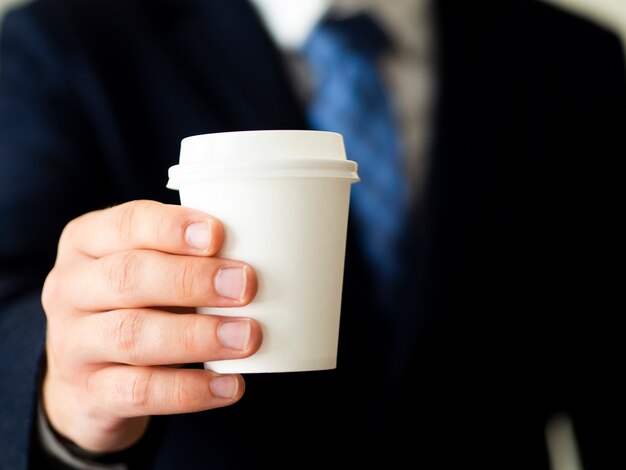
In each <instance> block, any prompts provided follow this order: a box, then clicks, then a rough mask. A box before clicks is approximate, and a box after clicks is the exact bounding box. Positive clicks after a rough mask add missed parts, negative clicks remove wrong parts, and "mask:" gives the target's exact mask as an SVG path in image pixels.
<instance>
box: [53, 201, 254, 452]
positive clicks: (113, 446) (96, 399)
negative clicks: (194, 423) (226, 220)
mask: <svg viewBox="0 0 626 470" xmlns="http://www.w3.org/2000/svg"><path fill="white" fill-rule="evenodd" d="M223 239H224V229H223V227H222V224H221V223H220V222H219V221H218V220H216V219H214V218H212V217H210V216H208V215H207V214H204V213H202V212H199V211H196V210H193V209H189V208H184V207H180V206H170V205H164V204H160V203H157V202H152V201H134V202H130V203H126V204H123V205H120V206H117V207H113V208H110V209H105V210H102V211H97V212H90V213H88V214H85V215H83V216H81V217H79V218H77V219H75V220H73V221H71V222H70V223H69V224H68V225H67V226H66V227H65V229H64V231H63V234H62V235H61V238H60V241H59V247H58V253H57V260H56V263H55V266H54V268H53V269H52V271H50V273H49V275H48V277H47V279H46V282H45V284H44V288H43V292H42V303H43V307H44V310H45V313H46V317H47V337H46V353H47V369H46V373H45V377H44V381H43V390H42V392H43V406H44V410H45V412H46V415H47V417H48V419H49V421H50V423H51V425H52V426H53V427H54V429H55V430H56V431H57V432H59V433H60V434H61V435H63V436H64V437H66V438H68V439H70V440H71V441H73V442H74V443H75V444H77V445H78V446H80V447H82V448H84V449H86V450H89V451H91V452H103V453H104V452H115V451H119V450H123V449H125V448H128V447H129V446H131V445H132V444H134V443H135V442H137V441H138V440H139V439H140V437H141V436H142V435H143V433H144V432H145V430H146V428H147V426H148V422H149V417H150V416H151V415H161V414H176V413H190V412H196V411H202V410H208V409H212V408H217V407H222V406H228V405H231V404H233V403H235V402H236V401H237V400H239V399H240V398H241V396H242V395H243V393H244V381H243V378H242V377H241V376H239V375H218V374H215V373H213V372H210V371H204V370H197V369H181V368H175V367H171V366H172V365H176V364H186V363H194V362H203V361H214V360H222V359H238V358H244V357H248V356H250V355H252V354H254V353H255V352H256V351H257V350H258V348H259V346H260V345H261V341H262V331H261V328H260V326H259V324H258V323H256V322H255V321H254V320H252V319H248V318H240V317H220V316H214V315H198V314H196V313H193V312H195V310H194V309H193V308H192V307H195V306H207V307H240V306H243V305H246V304H248V303H249V302H250V301H251V300H252V299H253V298H254V296H255V294H256V290H257V277H256V274H255V272H254V270H253V269H252V268H251V267H250V266H248V265H247V264H245V263H243V262H240V261H233V260H226V259H221V258H218V257H215V255H216V253H217V252H218V251H219V249H220V247H221V245H222V242H223ZM168 366H170V367H168Z"/></svg>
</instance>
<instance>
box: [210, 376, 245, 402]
mask: <svg viewBox="0 0 626 470" xmlns="http://www.w3.org/2000/svg"><path fill="white" fill-rule="evenodd" d="M238 388H239V382H238V381H237V378H236V377H233V376H232V375H220V376H219V377H215V378H214V379H213V380H211V391H212V392H213V395H215V396H216V397H218V398H235V395H237V389H238Z"/></svg>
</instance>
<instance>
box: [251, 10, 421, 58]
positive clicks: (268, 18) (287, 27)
mask: <svg viewBox="0 0 626 470" xmlns="http://www.w3.org/2000/svg"><path fill="white" fill-rule="evenodd" d="M250 1H251V2H252V3H253V4H254V5H255V7H256V8H257V10H258V11H259V14H260V15H261V18H262V19H263V21H264V23H265V25H266V26H267V28H268V30H269V32H270V34H271V35H272V37H273V38H274V41H276V44H277V45H278V47H280V48H281V49H283V50H286V51H293V50H299V49H300V48H301V47H302V46H303V45H304V42H305V41H306V38H307V37H308V36H309V34H310V33H311V31H312V30H313V28H315V26H316V25H317V23H318V22H319V21H320V19H322V17H323V16H324V15H326V14H327V13H329V11H330V10H331V9H332V14H333V15H338V16H341V15H350V14H354V13H356V12H361V11H367V12H369V13H371V14H372V15H373V16H374V17H375V18H376V19H377V20H378V21H380V24H381V26H383V29H385V30H386V31H387V33H388V34H389V35H390V38H391V40H392V42H393V43H394V48H396V47H397V48H400V49H407V50H410V49H416V48H418V47H419V42H420V32H419V19H420V17H421V16H423V15H424V14H426V9H427V8H428V0H306V1H302V0H250Z"/></svg>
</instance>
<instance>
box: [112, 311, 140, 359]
mask: <svg viewBox="0 0 626 470" xmlns="http://www.w3.org/2000/svg"><path fill="white" fill-rule="evenodd" d="M143 318H144V317H143V315H141V313H140V312H136V311H128V312H125V313H124V314H122V315H120V316H119V317H118V318H117V319H116V320H115V322H114V326H113V332H112V333H113V343H114V344H115V346H116V347H117V349H118V351H120V352H121V353H122V354H123V355H124V356H125V357H127V358H128V359H130V362H135V359H137V357H138V355H139V354H140V342H141V330H142V324H143Z"/></svg>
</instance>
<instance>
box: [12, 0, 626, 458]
mask: <svg viewBox="0 0 626 470" xmlns="http://www.w3.org/2000/svg"><path fill="white" fill-rule="evenodd" d="M435 18H436V26H437V27H436V30H437V38H436V39H437V41H436V43H437V56H438V68H437V77H438V87H437V96H436V97H435V103H436V106H435V116H434V134H433V142H432V146H431V148H430V150H429V162H430V163H429V174H428V177H427V184H426V187H425V190H424V197H423V198H422V199H421V200H420V203H419V204H418V205H417V206H416V209H415V233H414V235H413V237H412V240H413V241H414V243H412V244H411V246H410V247H407V256H410V257H412V260H413V261H414V263H415V267H416V268H415V270H414V278H412V279H411V280H410V281H411V282H410V284H409V285H408V287H407V288H406V297H405V298H404V299H402V302H401V304H402V305H403V308H401V309H400V308H394V309H386V308H382V307H380V306H377V305H376V303H375V302H374V300H373V299H371V298H370V297H369V294H368V293H369V292H371V291H372V288H371V286H372V285H373V283H374V282H375V276H373V275H372V274H371V273H368V271H367V269H366V268H365V263H364V262H363V260H362V259H361V256H360V254H359V253H358V251H357V248H356V244H355V243H349V247H348V257H347V266H346V281H345V290H344V297H345V299H344V308H343V313H342V327H341V339H340V356H339V367H338V369H337V370H335V371H327V372H313V373H302V374H272V375H250V376H248V377H246V381H247V392H246V396H245V397H244V399H243V400H242V401H241V402H240V403H238V404H237V405H235V406H233V407H230V408H227V409H220V410H214V411H210V412H206V413H198V414H194V415H180V416H170V417H158V418H155V419H154V420H153V422H152V425H151V428H150V430H149V432H148V435H147V436H146V438H145V441H144V442H143V444H142V445H141V446H139V447H138V448H137V449H136V451H135V452H134V457H133V459H135V461H136V462H139V464H138V466H140V467H146V468H158V469H166V468H264V467H279V468H280V467H299V466H301V465H303V462H304V463H310V464H312V465H316V464H320V465H321V464H328V463H329V462H330V461H331V459H332V458H333V457H331V455H333V454H332V453H331V451H336V452H338V455H339V460H340V462H346V463H347V462H352V463H353V464H355V465H356V464H359V463H363V462H373V461H374V460H373V459H375V458H379V457H382V458H384V459H386V460H384V461H386V462H387V463H389V465H391V464H392V463H393V462H394V461H395V460H396V459H399V458H400V457H408V458H409V459H410V462H412V463H414V464H415V465H416V466H417V468H448V467H451V466H453V465H458V464H465V465H469V464H471V465H475V466H477V467H478V468H518V467H519V468H536V469H541V468H547V456H546V451H545V444H544V436H543V432H544V429H543V426H544V423H545V420H546V419H547V417H548V416H550V415H551V414H552V413H554V412H557V411H566V412H568V413H570V414H571V415H572V416H573V419H574V423H575V425H576V427H577V430H578V434H579V436H578V437H579V439H580V441H581V449H582V453H583V458H584V459H585V462H586V463H587V465H588V467H589V468H602V465H604V464H606V463H607V462H611V461H612V459H613V458H616V457H614V456H615V455H617V451H618V450H619V448H622V447H623V443H624V442H625V440H624V437H625V436H624V432H623V430H622V431H621V434H620V430H619V426H618V424H619V422H623V417H624V413H623V401H624V398H623V397H624V394H623V390H621V389H619V388H618V386H617V380H616V379H617V378H618V377H619V372H620V371H621V370H623V358H624V354H623V347H622V344H623V341H621V334H620V333H621V332H620V330H619V329H618V328H617V326H618V321H617V317H618V314H619V311H622V310H623V308H620V307H619V305H621V299H620V298H619V297H618V291H619V284H618V280H617V278H616V276H615V275H614V274H612V273H611V272H610V271H609V270H610V268H611V267H613V268H617V269H619V268H620V267H621V263H620V261H619V260H620V259H621V257H620V251H621V250H620V248H621V240H623V237H622V232H621V231H620V226H619V224H618V222H619V219H620V218H621V213H622V212H623V211H620V210H619V209H620V203H621V200H622V197H621V196H622V186H623V184H622V183H621V182H620V181H619V177H620V173H619V172H618V171H617V169H618V165H619V162H620V161H621V159H623V157H624V155H625V150H626V149H625V144H624V138H623V136H624V129H625V127H624V126H625V125H626V120H625V111H626V86H625V85H626V77H625V71H624V63H623V50H622V48H621V46H620V44H619V41H618V40H617V38H616V37H614V36H613V35H611V34H609V33H608V32H606V31H604V30H602V29H600V28H599V27H597V26H595V25H592V24H591V23H588V22H586V21H583V20H582V19H579V18H575V17H573V16H569V15H567V14H565V13H563V12H560V11H557V10H555V9H552V8H551V7H548V6H546V5H543V4H540V3H537V2H532V1H521V0H520V1H517V0H516V1H507V2H502V1H495V0H492V1H480V2H454V1H452V0H441V1H437V2H436V7H435ZM1 47H2V50H1V53H2V55H1V56H0V60H1V63H0V64H1V65H0V66H1V76H0V152H1V153H0V227H1V236H0V358H1V359H0V468H2V469H3V470H4V469H5V468H6V469H20V468H26V467H27V466H28V456H29V453H30V449H31V447H32V443H33V442H35V439H34V438H33V432H32V423H33V416H34V406H35V403H36V381H37V376H38V369H39V363H40V360H41V354H42V350H43V343H44V335H45V317H44V314H43V310H42V307H41V304H40V300H39V297H40V291H41V286H42V283H43V280H44V278H45V276H46V273H47V272H48V271H49V270H50V268H51V266H52V264H53V262H54V257H55V251H56V243H57V240H58V237H59V234H60V231H61V230H62V228H63V226H64V225H65V224H66V223H67V222H68V221H69V220H71V219H72V218H73V217H75V216H78V215H80V214H82V213H84V212H87V211H90V210H95V209H100V208H104V207H107V206H110V205H113V204H117V203H121V202H124V201H129V200H134V199H155V200H159V201H163V202H167V203H177V200H178V199H177V197H178V196H177V193H175V192H172V191H168V190H166V189H165V183H166V175H167V168H168V167H169V166H171V165H173V164H175V162H176V160H177V157H178V149H179V142H180V139H181V138H183V137H185V136H188V135H192V134H199V133H207V132H219V131H232V130H247V129H289V128H305V127H306V125H307V124H306V121H305V119H304V117H303V116H304V113H303V110H302V108H301V105H300V104H299V103H298V102H297V100H296V99H295V98H294V94H293V93H292V92H291V85H290V83H289V79H288V77H287V75H286V74H285V71H284V69H283V64H282V62H281V61H282V59H281V56H280V54H279V53H278V51H277V50H276V48H275V46H274V45H273V44H272V43H271V41H270V38H269V36H268V34H267V32H266V31H265V30H264V29H263V28H262V26H261V24H260V22H259V20H258V18H257V16H256V14H255V12H254V11H253V9H252V8H251V7H250V5H249V4H248V3H246V2H244V1H243V0H230V1H215V0H213V1H205V2H196V1H191V0H185V1H180V2H177V1H173V0H168V1H165V0H159V1H147V0H145V1H142V0H125V1H121V0H120V1H106V2H105V1H93V0H63V1H61V0H42V1H37V2H35V3H33V4H31V5H29V6H27V7H25V8H22V9H20V10H17V11H15V12H13V13H11V14H10V15H9V16H8V17H7V18H6V21H5V23H4V26H3V29H2V43H1ZM357 235H358V234H355V233H350V234H349V238H350V240H354V238H355V237H356V236H357ZM620 394H621V396H620ZM620 417H621V418H620ZM620 419H622V421H620ZM319 429H322V431H321V432H319V431H318V430H319ZM400 429H408V432H404V431H400ZM348 442H356V445H353V444H348ZM37 458H38V457H37V455H36V453H33V457H32V459H31V462H30V463H31V466H34V467H35V468H36V467H37V465H38V464H37V461H36V459H37Z"/></svg>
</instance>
